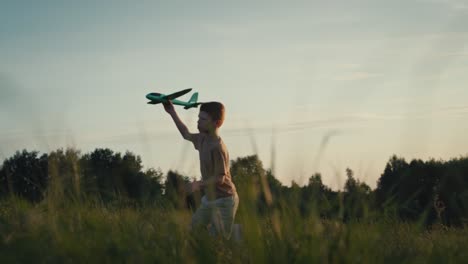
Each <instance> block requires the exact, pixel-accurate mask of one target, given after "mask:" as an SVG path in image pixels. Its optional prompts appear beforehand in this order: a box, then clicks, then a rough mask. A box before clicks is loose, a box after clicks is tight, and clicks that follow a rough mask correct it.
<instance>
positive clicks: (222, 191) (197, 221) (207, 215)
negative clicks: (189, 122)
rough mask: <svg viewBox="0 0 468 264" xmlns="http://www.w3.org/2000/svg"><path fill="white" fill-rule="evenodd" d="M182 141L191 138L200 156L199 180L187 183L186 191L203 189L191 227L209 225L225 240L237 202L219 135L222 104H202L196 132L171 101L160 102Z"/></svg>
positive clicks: (221, 120)
mask: <svg viewBox="0 0 468 264" xmlns="http://www.w3.org/2000/svg"><path fill="white" fill-rule="evenodd" d="M164 109H165V110H166V112H167V113H168V114H170V115H171V117H172V119H173V120H174V123H175V124H176V126H177V128H178V129H179V131H180V133H181V134H182V137H183V138H184V139H185V140H188V141H191V142H192V143H193V145H194V147H195V149H196V150H198V152H199V156H200V171H201V176H202V179H201V180H200V181H194V182H192V183H191V184H190V187H189V189H190V191H191V192H195V191H198V190H201V189H203V191H204V196H203V197H202V200H201V205H200V207H199V208H198V209H197V210H196V212H195V214H194V215H193V216H192V228H199V227H207V226H208V225H210V231H211V233H212V234H218V235H222V236H224V237H225V238H226V239H229V238H230V236H231V232H232V226H233V223H234V217H235V215H236V211H237V207H238V205H239V197H238V195H237V192H236V187H235V185H234V183H233V182H232V178H231V173H230V171H229V153H228V151H227V148H226V145H225V144H224V142H223V140H222V139H221V137H220V136H219V128H220V127H221V125H222V124H223V121H224V106H223V104H221V103H219V102H209V103H203V104H202V105H201V107H200V113H199V114H198V131H199V132H200V133H195V134H192V133H190V132H189V130H188V128H187V127H186V126H185V124H184V123H183V122H182V121H181V120H180V118H179V116H178V115H177V112H176V111H175V109H174V106H173V104H172V102H171V101H168V102H167V103H164Z"/></svg>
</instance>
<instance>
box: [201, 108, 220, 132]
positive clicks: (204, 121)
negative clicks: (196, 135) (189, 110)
mask: <svg viewBox="0 0 468 264" xmlns="http://www.w3.org/2000/svg"><path fill="white" fill-rule="evenodd" d="M197 127H198V130H199V131H200V132H201V133H208V132H210V131H212V130H214V129H215V128H216V122H214V121H213V119H212V118H211V116H210V115H209V114H208V113H207V112H205V111H200V113H199V114H198V123H197Z"/></svg>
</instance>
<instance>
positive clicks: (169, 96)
mask: <svg viewBox="0 0 468 264" xmlns="http://www.w3.org/2000/svg"><path fill="white" fill-rule="evenodd" d="M190 91H192V88H188V89H185V90H182V91H179V92H176V93H172V94H169V95H166V96H164V99H168V100H172V99H175V98H177V97H179V96H182V95H184V94H186V93H188V92H190Z"/></svg>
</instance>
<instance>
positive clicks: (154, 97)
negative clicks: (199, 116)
mask: <svg viewBox="0 0 468 264" xmlns="http://www.w3.org/2000/svg"><path fill="white" fill-rule="evenodd" d="M191 90H192V88H189V89H185V90H182V91H179V92H176V93H172V94H169V95H165V94H160V93H149V94H147V95H146V98H147V99H149V100H151V101H149V102H148V104H159V103H165V102H167V101H168V100H170V101H171V102H172V103H173V104H175V105H182V106H184V109H189V108H192V107H198V105H200V104H201V103H198V102H197V100H198V93H194V94H193V95H192V97H190V100H189V101H188V102H183V101H179V100H176V99H175V98H177V97H180V96H182V95H184V94H186V93H188V92H190V91H191Z"/></svg>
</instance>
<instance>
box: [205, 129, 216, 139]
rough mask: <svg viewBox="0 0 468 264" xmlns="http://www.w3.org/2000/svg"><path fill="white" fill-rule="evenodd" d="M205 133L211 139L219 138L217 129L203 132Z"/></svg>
mask: <svg viewBox="0 0 468 264" xmlns="http://www.w3.org/2000/svg"><path fill="white" fill-rule="evenodd" d="M205 135H207V136H208V137H209V138H211V139H218V138H219V133H218V129H215V130H212V131H208V132H205Z"/></svg>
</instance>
